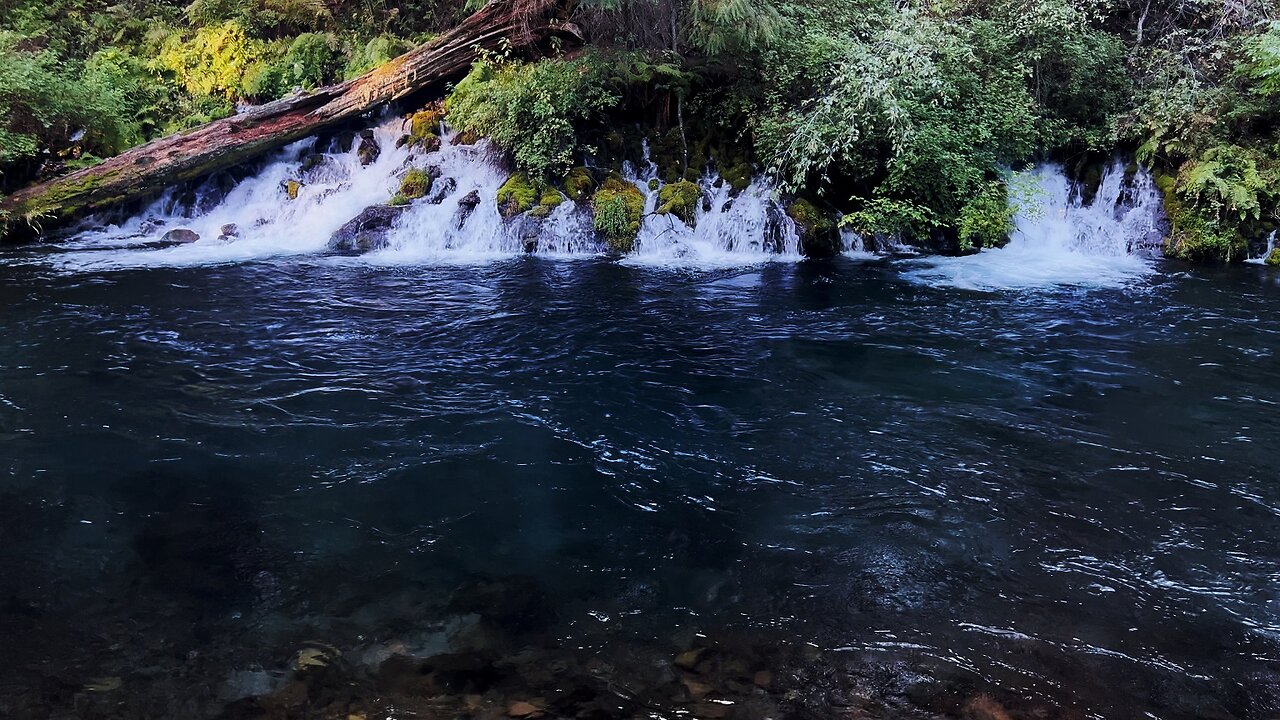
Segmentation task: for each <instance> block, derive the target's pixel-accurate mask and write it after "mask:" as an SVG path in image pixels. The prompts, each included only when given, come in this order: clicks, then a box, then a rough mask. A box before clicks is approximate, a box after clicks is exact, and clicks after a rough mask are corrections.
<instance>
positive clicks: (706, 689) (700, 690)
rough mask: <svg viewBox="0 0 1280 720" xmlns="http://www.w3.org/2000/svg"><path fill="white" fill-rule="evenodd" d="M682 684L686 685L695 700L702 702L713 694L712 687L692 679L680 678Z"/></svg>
mask: <svg viewBox="0 0 1280 720" xmlns="http://www.w3.org/2000/svg"><path fill="white" fill-rule="evenodd" d="M680 684H681V685H684V687H685V689H686V690H688V691H689V696H690V697H692V698H693V699H694V700H701V699H702V698H704V697H706V696H707V694H709V693H710V692H711V686H710V685H708V684H706V683H704V682H702V681H700V680H695V679H693V678H691V677H683V678H680Z"/></svg>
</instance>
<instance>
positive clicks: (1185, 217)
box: [1156, 177, 1249, 263]
mask: <svg viewBox="0 0 1280 720" xmlns="http://www.w3.org/2000/svg"><path fill="white" fill-rule="evenodd" d="M1156 182H1157V187H1161V189H1162V190H1164V212H1165V215H1167V216H1168V218H1169V236H1168V237H1166V238H1165V240H1164V254H1165V255H1166V256H1167V257H1171V258H1176V259H1178V260H1186V261H1188V262H1194V263H1219V262H1239V261H1241V260H1243V259H1244V258H1245V257H1246V256H1247V255H1248V251H1249V247H1248V245H1249V243H1248V241H1246V240H1245V238H1244V236H1243V235H1241V234H1240V231H1239V230H1238V229H1237V228H1234V227H1223V225H1222V223H1221V222H1219V221H1218V219H1217V218H1215V217H1212V216H1209V215H1206V214H1205V213H1203V212H1201V211H1199V210H1197V209H1196V208H1194V207H1191V206H1190V205H1187V204H1186V203H1185V202H1183V201H1182V198H1181V197H1180V196H1179V195H1178V193H1177V192H1176V191H1175V189H1174V186H1173V184H1172V183H1168V182H1165V183H1161V178H1160V177H1157V179H1156Z"/></svg>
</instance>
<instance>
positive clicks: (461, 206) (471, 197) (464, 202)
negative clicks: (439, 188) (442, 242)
mask: <svg viewBox="0 0 1280 720" xmlns="http://www.w3.org/2000/svg"><path fill="white" fill-rule="evenodd" d="M479 204H480V192H479V191H478V190H472V191H471V192H469V193H467V194H466V196H464V197H463V198H462V199H461V200H459V201H458V212H457V214H455V215H454V216H453V221H454V223H453V224H454V227H456V228H458V229H459V230H461V229H462V226H463V225H464V224H465V223H466V222H467V218H469V217H471V213H473V212H475V211H476V206H478V205H479Z"/></svg>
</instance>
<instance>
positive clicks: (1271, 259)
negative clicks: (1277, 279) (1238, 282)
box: [1263, 247, 1280, 267]
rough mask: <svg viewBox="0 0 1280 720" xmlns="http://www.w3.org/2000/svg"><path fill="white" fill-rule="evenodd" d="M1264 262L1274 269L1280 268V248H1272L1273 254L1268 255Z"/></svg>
mask: <svg viewBox="0 0 1280 720" xmlns="http://www.w3.org/2000/svg"><path fill="white" fill-rule="evenodd" d="M1263 262H1265V263H1266V264H1268V265H1271V266H1273V267H1275V266H1280V247H1278V248H1271V252H1269V253H1267V257H1266V259H1264V260H1263Z"/></svg>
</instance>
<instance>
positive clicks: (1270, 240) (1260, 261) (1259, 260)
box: [1245, 230, 1280, 265]
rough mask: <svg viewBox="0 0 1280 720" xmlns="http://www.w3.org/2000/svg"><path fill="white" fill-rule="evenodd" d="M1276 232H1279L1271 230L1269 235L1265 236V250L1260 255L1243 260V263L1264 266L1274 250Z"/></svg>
mask: <svg viewBox="0 0 1280 720" xmlns="http://www.w3.org/2000/svg"><path fill="white" fill-rule="evenodd" d="M1277 232H1280V231H1278V230H1272V231H1271V234H1269V235H1267V249H1266V250H1263V251H1262V254H1261V255H1259V256H1258V257H1252V258H1249V259H1248V260H1245V262H1247V263H1253V264H1254V265H1266V264H1267V258H1269V257H1271V253H1272V251H1274V250H1275V249H1276V233H1277Z"/></svg>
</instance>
